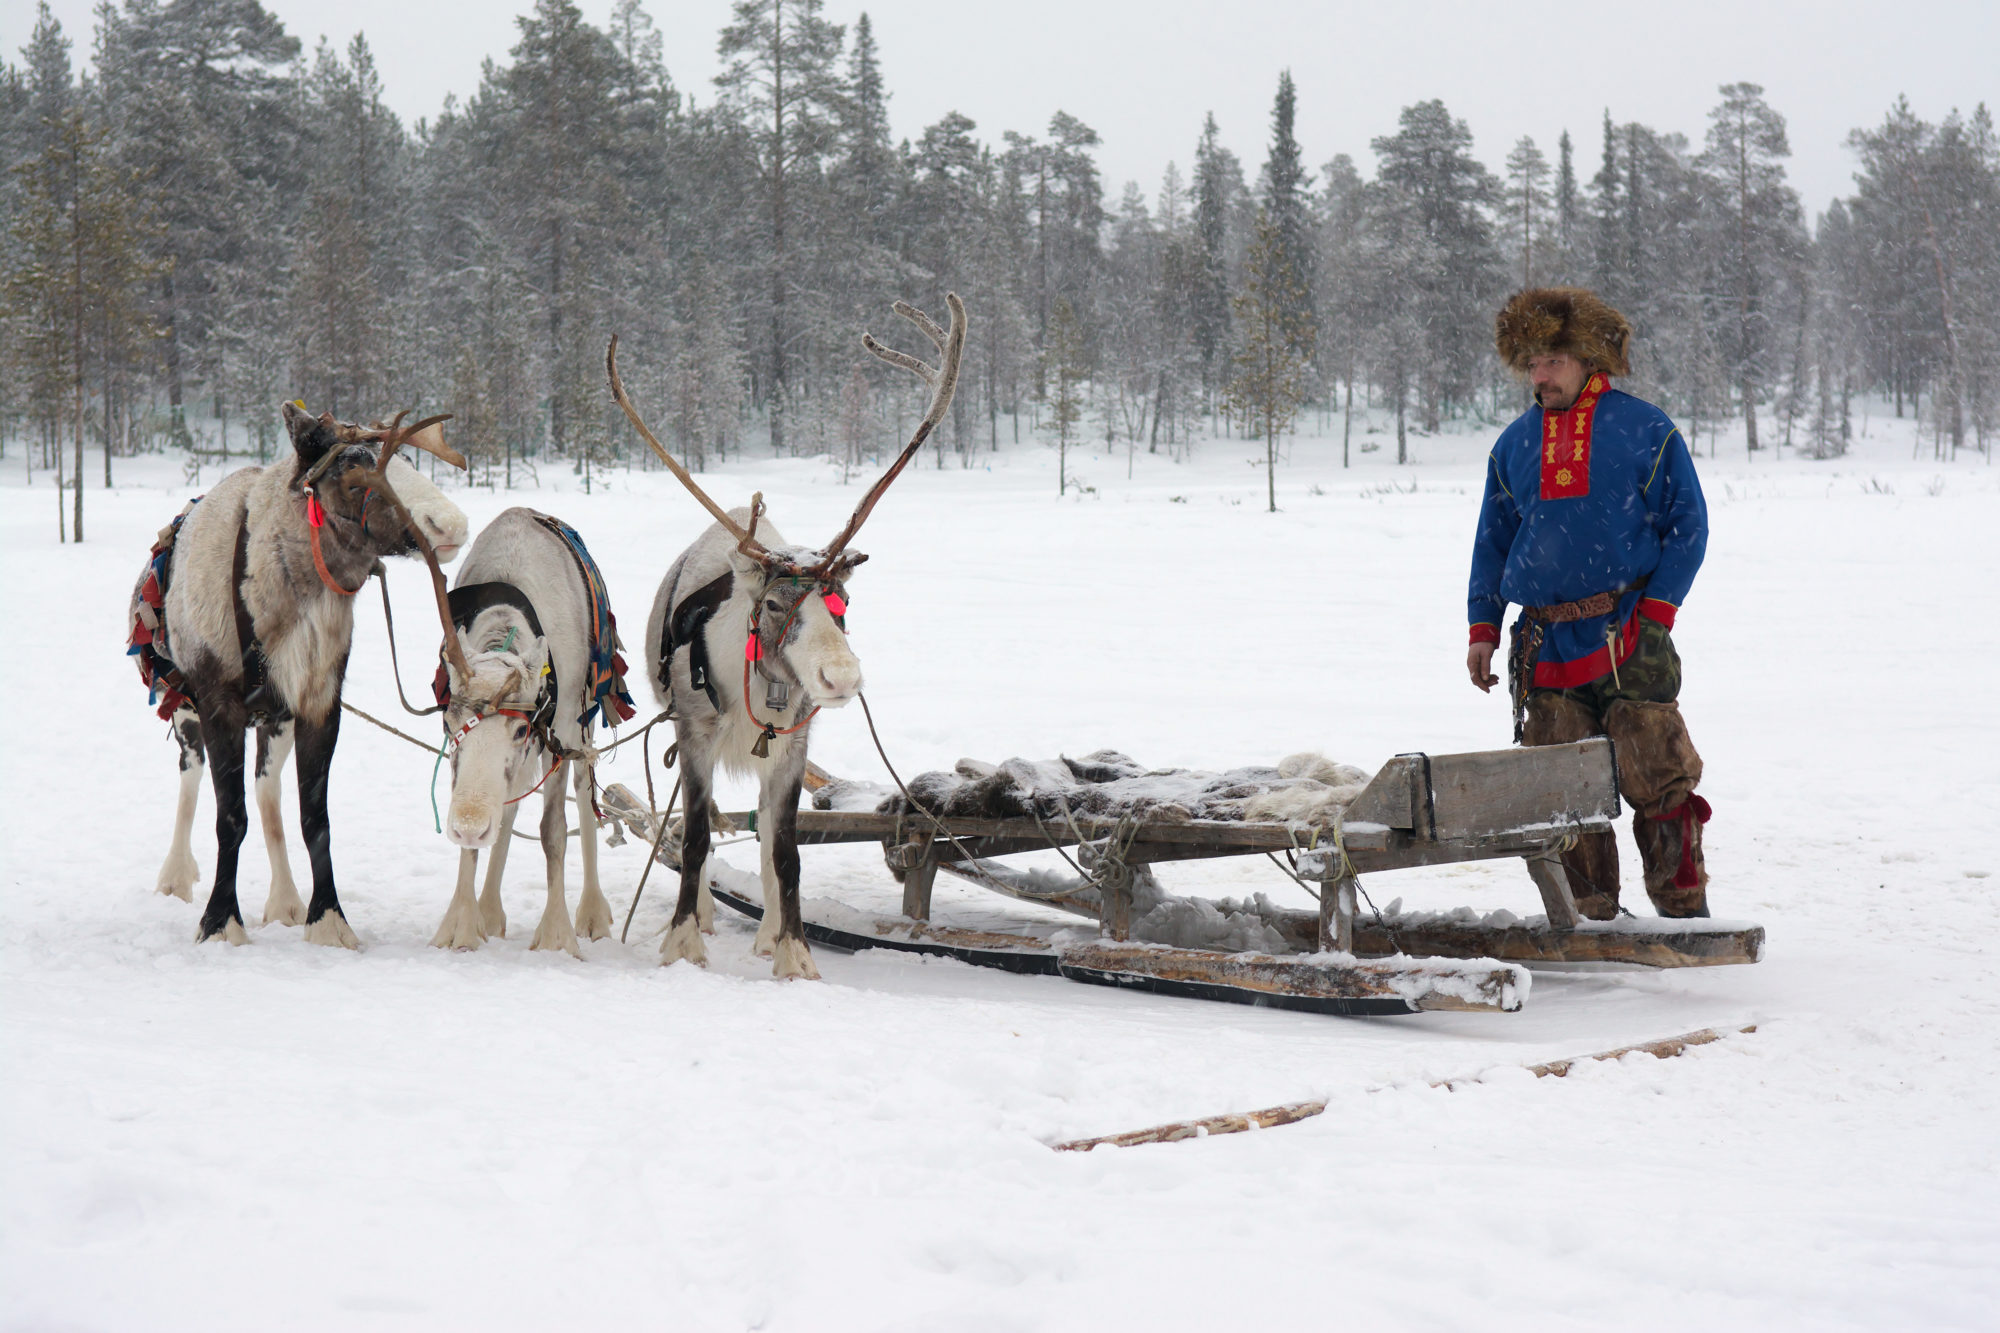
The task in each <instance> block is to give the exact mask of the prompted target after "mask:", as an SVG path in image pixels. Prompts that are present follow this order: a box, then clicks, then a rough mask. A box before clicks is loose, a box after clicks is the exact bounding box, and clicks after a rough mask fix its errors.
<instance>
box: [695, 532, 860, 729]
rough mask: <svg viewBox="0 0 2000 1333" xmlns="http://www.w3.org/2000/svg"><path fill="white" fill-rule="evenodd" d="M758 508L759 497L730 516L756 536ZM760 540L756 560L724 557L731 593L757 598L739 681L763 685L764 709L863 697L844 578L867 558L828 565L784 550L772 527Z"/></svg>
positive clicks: (816, 556)
mask: <svg viewBox="0 0 2000 1333" xmlns="http://www.w3.org/2000/svg"><path fill="white" fill-rule="evenodd" d="M763 504H764V497H763V496H761V495H759V496H757V497H756V498H755V499H754V500H753V501H752V502H751V505H750V508H749V509H748V510H743V509H738V510H735V511H733V513H732V514H731V517H732V518H735V517H737V516H739V515H740V516H742V517H743V518H744V519H745V520H747V524H746V529H747V531H749V532H751V533H754V532H756V530H757V527H758V524H759V522H760V520H761V519H762V517H763ZM765 535H766V536H767V537H769V538H770V540H771V542H772V544H771V545H769V546H764V545H761V544H760V545H759V547H758V552H759V553H758V554H754V555H753V554H750V553H748V552H745V551H743V550H741V549H738V550H736V551H732V552H731V553H730V557H729V566H730V573H731V574H732V575H733V576H734V578H735V581H736V586H737V587H739V588H749V589H752V590H753V591H754V593H755V596H756V600H754V601H753V602H752V603H751V610H750V626H749V630H748V633H747V634H746V635H745V638H744V644H743V651H744V656H745V658H746V659H747V661H748V664H749V670H746V671H745V673H744V678H745V680H746V682H750V681H751V678H752V677H753V676H755V677H758V678H761V679H762V680H763V681H764V682H765V689H764V690H763V691H762V692H761V694H762V700H761V701H762V702H763V704H764V705H765V707H766V708H779V707H782V706H783V704H781V703H780V702H779V701H780V700H781V699H785V698H786V696H787V695H788V694H789V692H790V690H792V689H800V690H803V691H804V692H805V693H806V694H808V695H810V696H811V697H812V700H813V702H814V703H816V704H818V705H819V706H820V707H822V708H844V707H846V706H847V705H848V704H849V703H852V702H853V700H854V696H855V695H856V694H859V693H860V692H861V663H860V661H859V660H858V659H857V658H856V657H855V656H854V652H853V650H852V649H851V648H849V647H848V643H847V576H848V574H849V573H850V572H852V571H853V569H854V567H855V566H856V565H858V564H860V563H861V562H862V561H863V560H866V559H867V558H868V557H867V556H865V555H861V554H860V553H858V552H856V553H852V554H849V555H845V556H842V557H840V558H839V559H837V560H834V561H831V562H829V561H827V560H826V559H825V556H824V553H823V552H820V551H807V550H800V549H798V548H795V547H790V546H786V545H784V544H783V543H782V540H781V539H780V538H779V537H778V535H777V533H776V532H775V531H772V530H770V529H769V528H766V532H765ZM773 686H776V687H778V688H775V689H773V688H772V687H773ZM746 688H748V689H752V690H754V689H755V685H754V683H751V684H748V685H747V686H746ZM786 701H787V702H788V700H786Z"/></svg>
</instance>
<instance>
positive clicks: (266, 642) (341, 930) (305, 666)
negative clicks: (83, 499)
mask: <svg viewBox="0 0 2000 1333" xmlns="http://www.w3.org/2000/svg"><path fill="white" fill-rule="evenodd" d="M284 420H285V427H286V429H287V431H288V432H289V433H290V436H291V440H292V449H293V456H292V457H291V458H290V459H289V460H286V461H284V462H281V463H274V464H272V465H270V466H268V467H249V468H243V469H240V470H239V471H236V472H232V473H230V474H229V476H227V477H225V478H223V480H222V482H221V484H220V485H218V486H216V487H215V489H214V490H212V491H210V492H208V494H207V495H205V496H203V497H202V498H201V500H200V502H199V503H197V504H195V505H193V506H191V507H190V509H189V510H188V511H187V512H186V514H185V515H184V517H183V518H182V519H181V520H179V521H178V522H177V524H176V528H177V531H176V532H174V533H173V535H171V536H170V537H169V536H167V535H165V534H163V537H162V545H161V546H159V547H156V548H155V559H154V561H153V563H151V564H149V565H148V566H147V570H146V572H145V574H143V575H142V576H141V578H140V582H139V586H138V588H137V589H135V591H134V593H133V598H132V605H131V611H132V624H133V625H134V631H133V651H134V652H135V653H139V652H141V651H142V649H143V655H142V656H141V657H140V671H141V675H142V677H143V678H144V679H146V681H147V682H148V683H149V684H151V685H154V687H155V689H158V688H161V687H162V686H164V687H165V688H166V689H167V692H168V693H167V705H166V706H163V707H162V710H161V711H162V713H163V714H166V715H168V716H170V717H171V719H172V721H173V732H174V737H175V739H176V740H177V741H178V742H179V743H180V767H181V778H180V805H179V809H178V811H177V813H176V816H175V822H174V840H173V846H172V849H171V850H170V851H169V852H168V853H167V859H166V863H165V864H164V865H163V866H162V867H161V869H160V877H159V881H158V887H159V890H160V892H162V893H168V894H172V895H174V896H175V897H179V898H184V899H188V900H190V901H192V899H193V890H194V883H195V880H196V879H197V878H198V877H199V873H200V872H199V871H198V870H197V868H196V866H195V862H194V856H193V854H192V852H191V851H190V849H189V845H188V839H189V833H190V831H191V829H192V827H193V824H194V815H195V807H196V804H197V801H198V799H199V796H200V789H201V776H202V770H203V768H204V766H206V767H208V768H209V769H210V770H211V774H210V776H211V779H212V781H213V784H214V787H215V797H216V803H217V806H218V809H217V811H216V817H215V840H216V866H215V883H214V885H213V887H212V888H211V889H210V891H209V896H208V904H207V906H206V907H205V908H204V909H203V911H202V915H201V927H200V930H199V932H198V933H197V935H196V937H195V938H196V939H198V940H206V939H212V938H216V937H218V936H219V937H220V938H222V939H224V940H226V941H228V942H229V943H231V944H242V943H244V942H245V941H246V939H247V938H248V937H247V936H246V935H245V933H244V930H243V913H242V910H241V909H240V908H239V907H238V905H237V898H236V876H237V855H238V852H239V851H240V850H241V847H242V843H243V838H244V835H245V834H246V833H247V832H248V831H249V818H248V815H247V813H246V811H245V809H244V801H243V767H244V763H243V761H244V741H243V733H244V731H245V730H246V729H247V728H249V727H252V726H254V727H255V728H256V730H257V763H256V787H257V807H258V812H259V814H260V815H261V816H262V818H263V825H264V840H265V844H266V846H267V848H268V849H269V851H270V857H271V893H270V896H269V898H268V899H266V901H265V903H264V920H265V921H266V922H272V921H277V922H283V923H285V924H287V925H297V924H299V923H300V922H303V923H304V924H305V928H306V930H305V937H306V939H307V940H309V941H311V942H312V943H314V944H337V945H341V946H344V947H346V948H350V949H351V948H355V947H356V946H357V941H356V939H355V937H354V932H353V931H352V930H351V929H349V927H348V924H347V920H346V917H345V915H344V914H343V913H342V911H341V907H340V898H339V895H338V894H337V893H336V892H335V890H334V882H333V854H332V837H331V830H330V828H329V826H328V820H327V777H328V770H329V768H330V766H331V764H332V762H333V749H334V744H335V742H336V741H337V740H338V739H339V737H340V690H341V683H342V679H343V677H344V676H345V674H346V670H347V654H348V649H349V647H350V645H351V644H352V642H353V637H354V594H355V593H356V592H357V591H359V589H360V588H361V585H362V584H363V583H365V582H366V581H367V579H368V576H369V574H370V573H372V572H373V571H374V570H375V568H376V562H377V561H378V560H379V559H380V558H381V557H383V556H390V555H410V554H416V553H420V552H424V551H426V550H427V549H428V550H430V551H432V552H434V553H435V557H436V558H438V559H443V560H449V559H451V558H453V557H454V556H456V555H457V553H458V549H459V548H460V547H461V546H463V545H464V544H465V537H466V520H465V515H464V514H463V513H461V512H460V511H459V508H458V506H457V505H455V504H453V503H452V502H451V501H450V500H448V499H446V498H445V495H444V493H443V492H442V491H440V490H438V488H437V487H435V486H433V485H432V484H431V483H430V482H429V481H427V480H425V479H424V477H423V475H422V474H421V473H419V472H418V471H417V470H416V469H415V468H414V467H412V466H410V464H409V463H408V462H407V461H406V460H404V459H402V458H399V457H396V456H395V451H396V449H397V447H398V446H400V445H401V444H403V443H404V442H406V441H407V442H409V443H411V444H413V445H415V446H416V447H419V448H423V449H426V450H429V451H430V452H432V453H435V454H437V455H438V456H439V457H440V458H444V459H446V460H447V461H450V462H453V463H456V464H457V465H459V466H463V465H464V464H463V460H462V459H460V458H459V457H458V455H457V454H455V453H454V452H452V451H451V450H450V449H449V448H447V447H446V446H445V445H444V442H443V436H442V434H441V433H439V432H437V431H435V430H433V429H431V428H432V427H434V426H435V425H436V423H437V422H438V421H441V420H444V418H441V417H440V418H432V419H431V420H428V421H425V422H421V423H419V424H418V425H416V426H411V427H407V428H406V427H403V426H402V425H401V422H402V414H400V413H399V414H398V416H397V418H396V421H395V423H392V424H391V425H390V426H387V427H361V426H356V425H353V424H351V423H348V422H341V421H336V420H335V419H334V418H333V415H332V414H331V413H325V414H322V415H320V416H317V417H315V416H313V415H311V414H310V413H308V412H307V411H306V410H305V409H304V407H303V406H302V405H298V404H294V403H287V404H285V407H284ZM371 446H375V447H371ZM295 746H296V748H297V753H298V763H297V776H298V791H299V829H300V832H301V833H302V834H303V835H304V837H305V842H306V850H307V854H308V856H309V857H310V859H311V862H312V879H313V892H312V900H311V902H310V903H309V904H302V903H301V902H300V901H299V894H298V889H297V888H296V887H295V886H294V884H293V881H292V873H291V865H290V862H289V860H288V858H287V857H286V855H285V833H284V820H283V816H282V815H281V814H280V812H279V805H278V790H279V789H278V772H279V769H280V768H281V767H282V766H283V764H284V761H285V756H286V755H287V754H288V753H290V752H291V751H292V750H293V748H294V747H295Z"/></svg>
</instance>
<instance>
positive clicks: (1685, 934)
mask: <svg viewBox="0 0 2000 1333" xmlns="http://www.w3.org/2000/svg"><path fill="white" fill-rule="evenodd" d="M1264 920H1265V922H1266V923H1267V924H1269V925H1270V926H1271V928H1272V929H1274V930H1276V931H1277V932H1278V933H1279V934H1280V935H1282V936H1284V938H1285V942H1286V943H1287V944H1289V945H1291V946H1292V947H1293V948H1295V949H1298V950H1299V951H1301V952H1306V951H1309V950H1312V949H1314V948H1316V947H1317V946H1318V942H1319V914H1318V913H1317V912H1309V911H1302V910H1298V909H1281V910H1279V911H1276V912H1267V913H1265V914H1264ZM1354 952H1355V953H1356V954H1357V955H1359V956H1360V957H1363V958H1383V957H1391V956H1394V955H1396V954H1398V953H1403V954H1409V955H1411V956H1412V957H1419V958H1497V959H1499V960H1501V961H1502V962H1510V963H1527V964H1534V963H1632V964H1636V965H1639V966H1643V967H1726V966H1732V965H1736V964H1749V963H1754V962H1756V961H1757V960H1758V959H1759V958H1761V957H1762V956H1763V953H1764V928H1763V927H1762V926H1758V925H1752V924H1749V923H1747V922H1741V921H1667V920H1662V919H1660V918H1659V917H1621V918H1620V919H1618V920H1617V921H1579V922H1577V924H1576V928H1575V929H1574V930H1570V931H1559V930H1555V929H1552V928H1551V927H1550V926H1549V924H1548V922H1547V921H1544V920H1542V919H1541V918H1539V917H1529V918H1527V919H1525V920H1519V921H1515V922H1513V923H1512V924H1509V925H1504V926H1486V925H1481V924H1479V923H1477V922H1464V921H1453V920H1451V919H1450V918H1448V917H1431V918H1419V919H1416V920H1414V921H1412V920H1398V919H1395V918H1391V919H1390V920H1389V921H1388V922H1387V923H1386V926H1385V924H1384V923H1382V922H1379V921H1377V920H1376V919H1375V918H1374V917H1373V916H1372V915H1370V914H1368V913H1365V912H1364V913H1361V914H1359V915H1357V916H1356V917H1355V919H1354Z"/></svg>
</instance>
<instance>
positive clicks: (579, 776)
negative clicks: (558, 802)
mask: <svg viewBox="0 0 2000 1333" xmlns="http://www.w3.org/2000/svg"><path fill="white" fill-rule="evenodd" d="M574 767H575V768H576V822H577V826H578V828H579V829H581V830H582V832H581V835H580V836H579V837H578V838H577V841H578V842H580V843H582V844H583V896H582V897H581V898H578V899H577V900H576V933H577V934H579V935H581V936H583V937H584V938H585V939H587V940H601V939H606V938H608V937H609V936H610V934H611V919H612V918H611V904H610V902H609V901H607V900H606V899H605V897H604V890H603V889H602V888H600V887H598V883H597V811H596V810H595V809H594V808H592V806H591V789H592V787H593V786H594V785H595V784H594V782H593V779H592V772H593V770H592V766H591V764H590V761H588V760H582V761H579V762H577V763H576V764H575V765H574Z"/></svg>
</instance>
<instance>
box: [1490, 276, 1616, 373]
mask: <svg viewBox="0 0 2000 1333" xmlns="http://www.w3.org/2000/svg"><path fill="white" fill-rule="evenodd" d="M1631 337H1632V326H1631V325H1630V324H1628V323H1626V322H1625V316H1623V315H1621V314H1619V313H1618V312H1617V311H1616V310H1613V309H1612V308H1611V307H1610V306H1608V305H1606V304H1605V303H1604V302H1603V301H1602V300H1600V299H1599V298H1598V295H1597V293H1596V292H1593V291H1591V290H1589V289H1588V288H1585V287H1530V288H1529V289H1528V290H1526V291H1521V292H1515V293H1514V295H1513V296H1512V297H1510V298H1509V299H1508V301H1507V304H1506V305H1504V306H1502V307H1500V314H1499V316H1498V317H1497V318H1495V319H1494V321H1493V346H1494V348H1495V349H1496V350H1497V351H1498V352H1499V353H1500V359H1501V360H1502V361H1505V362H1506V363H1507V364H1508V365H1509V366H1512V367H1513V368H1514V369H1515V370H1516V371H1517V372H1525V371H1526V370H1527V369H1528V360H1529V358H1531V357H1537V356H1547V355H1549V354H1550V353H1552V352H1568V353H1569V354H1570V355H1571V356H1573V357H1575V358H1576V359H1577V360H1579V361H1586V362H1588V363H1589V364H1590V365H1591V366H1592V367H1593V368H1594V369H1597V370H1601V371H1603V372H1604V373H1605V374H1607V375H1629V374H1631V373H1632V367H1631V364H1630V363H1629V362H1627V361H1626V359H1625V346H1626V343H1628V342H1629V341H1630V340H1631Z"/></svg>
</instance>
